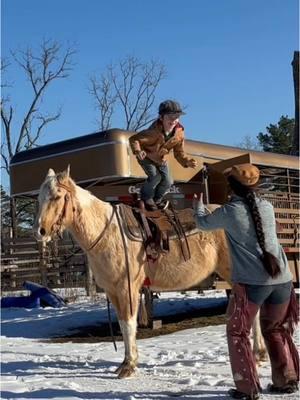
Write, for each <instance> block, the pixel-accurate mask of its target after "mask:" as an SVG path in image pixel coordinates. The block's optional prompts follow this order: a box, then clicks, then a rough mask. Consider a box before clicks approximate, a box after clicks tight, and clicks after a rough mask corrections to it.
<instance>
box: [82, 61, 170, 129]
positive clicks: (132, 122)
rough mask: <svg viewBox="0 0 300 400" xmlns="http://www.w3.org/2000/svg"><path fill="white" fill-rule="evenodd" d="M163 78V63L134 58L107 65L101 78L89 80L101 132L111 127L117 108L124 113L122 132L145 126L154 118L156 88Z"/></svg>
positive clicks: (164, 71)
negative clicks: (98, 115)
mask: <svg viewBox="0 0 300 400" xmlns="http://www.w3.org/2000/svg"><path fill="white" fill-rule="evenodd" d="M165 77H166V69H165V66H164V65H163V64H161V63H159V62H157V61H154V60H152V61H150V62H147V63H143V62H141V61H140V60H139V59H138V58H136V57H133V56H127V57H125V58H124V59H122V60H120V61H119V62H118V63H117V64H110V65H109V66H108V67H107V68H106V70H105V72H104V73H102V74H101V75H100V78H97V77H96V76H93V77H91V78H90V88H89V90H90V93H91V94H92V96H93V98H94V100H95V104H96V108H97V109H98V110H99V113H100V121H99V127H100V129H101V130H106V129H108V128H110V127H111V120H112V116H113V114H114V112H115V111H116V107H117V106H120V107H121V110H122V112H123V113H124V125H123V128H124V129H127V130H133V131H136V130H139V129H141V128H143V127H144V126H145V125H147V124H148V123H149V122H150V121H151V120H152V119H153V114H152V106H153V103H154V100H155V92H156V89H157V87H158V85H159V83H160V82H161V80H162V79H164V78H165Z"/></svg>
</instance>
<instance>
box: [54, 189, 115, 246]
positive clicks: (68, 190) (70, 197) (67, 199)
mask: <svg viewBox="0 0 300 400" xmlns="http://www.w3.org/2000/svg"><path fill="white" fill-rule="evenodd" d="M58 186H59V187H62V188H63V189H65V190H66V191H67V192H68V193H69V194H66V195H65V204H64V207H63V209H62V212H61V214H60V216H59V217H58V220H57V223H56V225H58V229H57V230H56V233H58V232H59V231H60V228H61V226H62V222H63V219H64V217H65V215H66V210H67V205H68V202H69V200H70V199H71V202H72V212H73V220H74V210H75V209H74V206H73V198H72V195H71V189H70V188H69V187H68V186H67V185H64V184H63V183H58ZM115 211H116V210H115V208H114V207H113V211H112V214H111V216H110V218H109V221H108V223H107V224H106V226H105V227H104V229H103V231H102V232H101V233H100V234H99V236H98V237H97V238H96V239H95V240H94V241H93V243H92V244H91V245H90V247H88V248H87V249H86V250H85V251H90V250H92V249H93V248H94V247H95V246H96V245H97V244H98V243H99V242H100V241H101V239H102V238H103V236H104V233H105V232H106V230H107V228H108V227H109V226H110V224H111V222H112V220H113V217H114V215H115Z"/></svg>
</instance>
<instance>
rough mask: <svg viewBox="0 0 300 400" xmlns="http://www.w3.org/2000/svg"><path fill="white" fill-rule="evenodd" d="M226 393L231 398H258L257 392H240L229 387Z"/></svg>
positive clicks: (249, 399) (246, 399)
mask: <svg viewBox="0 0 300 400" xmlns="http://www.w3.org/2000/svg"><path fill="white" fill-rule="evenodd" d="M228 394H229V396H230V397H232V398H233V399H239V400H257V399H259V394H258V393H253V394H247V393H243V392H240V391H239V390H237V389H229V390H228Z"/></svg>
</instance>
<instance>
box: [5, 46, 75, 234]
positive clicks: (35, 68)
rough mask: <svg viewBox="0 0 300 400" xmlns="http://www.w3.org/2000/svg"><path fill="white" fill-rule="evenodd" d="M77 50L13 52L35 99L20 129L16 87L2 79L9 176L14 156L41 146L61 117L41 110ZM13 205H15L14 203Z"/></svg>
mask: <svg viewBox="0 0 300 400" xmlns="http://www.w3.org/2000/svg"><path fill="white" fill-rule="evenodd" d="M75 52H76V51H75V49H74V48H72V47H70V46H68V47H67V48H63V47H62V45H61V44H59V43H58V42H56V41H53V40H44V41H43V42H42V43H41V45H40V47H39V49H38V50H37V51H33V49H31V48H27V49H25V50H18V51H15V52H11V56H12V59H13V60H14V61H15V62H16V64H17V65H18V66H19V67H20V68H21V69H23V71H24V73H25V76H26V78H27V80H28V82H29V84H30V87H31V92H32V96H31V100H29V104H28V105H27V109H26V111H25V114H24V116H23V118H22V122H21V124H20V126H19V127H15V124H14V125H13V122H14V117H15V114H16V107H15V106H14V105H13V103H12V99H11V97H10V95H9V89H10V87H11V86H12V85H11V84H9V83H8V82H7V81H5V80H2V85H1V86H2V96H1V122H2V126H3V135H2V142H1V157H2V161H3V165H2V166H1V168H2V169H4V170H5V171H6V172H7V174H8V175H9V164H10V161H11V159H12V157H13V156H14V155H15V154H16V153H18V152H19V151H21V150H25V149H30V148H32V147H34V146H36V145H37V142H38V140H39V139H40V137H41V135H42V132H43V129H44V128H45V127H46V125H48V124H49V123H50V122H53V121H56V120H58V119H59V117H60V115H61V110H60V109H58V110H57V112H56V113H53V114H48V113H46V112H42V111H41V104H42V100H43V97H44V95H45V93H46V91H47V89H48V88H49V86H50V85H51V84H52V82H54V81H56V80H58V79H64V78H67V77H68V76H69V74H70V71H71V70H72V69H73V60H72V59H73V55H74V54H75ZM9 65H10V63H9V61H8V60H6V59H5V60H2V62H1V72H2V73H5V72H6V70H7V69H8V68H9ZM12 203H14V202H13V201H12ZM11 212H12V214H13V215H12V221H13V222H12V224H13V232H14V233H15V232H16V207H15V205H14V204H12V209H11Z"/></svg>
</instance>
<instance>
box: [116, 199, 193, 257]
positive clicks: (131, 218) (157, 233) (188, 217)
mask: <svg viewBox="0 0 300 400" xmlns="http://www.w3.org/2000/svg"><path fill="white" fill-rule="evenodd" d="M119 210H120V214H121V217H122V221H123V228H124V231H125V233H126V235H127V237H128V238H129V239H130V240H134V241H142V242H143V243H144V248H145V251H146V255H147V259H148V261H150V262H152V263H154V262H156V261H157V259H158V257H159V256H160V255H164V254H166V253H167V252H168V251H169V250H170V245H169V240H176V241H177V242H178V243H179V245H180V248H181V254H182V256H183V259H184V260H185V261H187V260H189V259H190V258H191V253H190V249H189V245H188V240H187V236H189V235H192V234H195V233H197V232H198V230H197V229H196V224H195V222H194V216H193V215H194V213H193V210H192V209H185V210H181V211H177V210H174V208H173V206H172V204H169V207H168V208H166V209H163V210H155V211H148V210H146V209H145V207H144V206H143V203H140V206H139V207H130V206H127V205H125V204H120V205H119Z"/></svg>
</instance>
